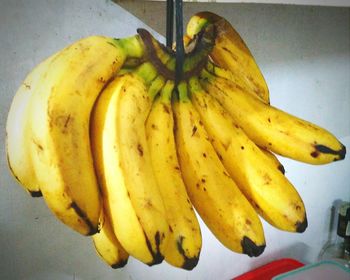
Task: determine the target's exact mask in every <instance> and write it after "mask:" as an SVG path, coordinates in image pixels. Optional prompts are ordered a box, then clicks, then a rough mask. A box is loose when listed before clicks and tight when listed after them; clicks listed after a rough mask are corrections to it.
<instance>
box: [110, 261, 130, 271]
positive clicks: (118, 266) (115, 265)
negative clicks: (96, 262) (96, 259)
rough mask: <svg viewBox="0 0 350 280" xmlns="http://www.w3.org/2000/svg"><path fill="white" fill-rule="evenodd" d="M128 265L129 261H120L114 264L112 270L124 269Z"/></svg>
mask: <svg viewBox="0 0 350 280" xmlns="http://www.w3.org/2000/svg"><path fill="white" fill-rule="evenodd" d="M127 263H128V259H125V260H120V261H119V262H117V263H115V264H112V265H111V268H113V269H117V268H122V267H124V266H125V265H126V264H127Z"/></svg>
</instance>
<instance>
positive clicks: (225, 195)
mask: <svg viewBox="0 0 350 280" xmlns="http://www.w3.org/2000/svg"><path fill="white" fill-rule="evenodd" d="M178 90H179V101H175V102H174V104H173V107H174V112H175V124H176V126H175V139H176V145H177V152H178V156H179V162H180V168H181V172H182V175H183V179H184V182H185V184H186V187H187V192H188V195H189V197H190V199H191V202H192V203H193V205H194V207H195V209H196V210H197V212H198V213H199V215H200V216H201V218H202V219H203V221H204V222H205V223H206V225H207V226H208V228H209V229H210V230H211V231H212V232H213V234H214V235H215V236H216V238H217V239H218V240H219V241H220V242H221V243H222V244H223V245H224V246H226V247H227V248H229V249H230V250H232V251H235V252H238V253H243V254H247V255H249V256H251V257H252V256H259V255H260V254H261V253H262V252H263V251H264V248H265V238H264V232H263V228H262V225H261V221H260V219H259V217H258V215H257V213H256V212H255V210H254V208H253V207H252V206H251V205H250V203H249V202H248V200H247V199H246V198H245V197H244V195H243V194H242V192H241V191H240V190H239V189H238V187H237V185H236V184H235V182H234V181H233V180H232V178H231V177H230V176H229V174H228V173H227V171H226V170H225V168H224V167H223V165H222V163H221V162H220V159H219V157H218V155H217V154H216V152H215V150H214V148H213V146H212V144H211V142H210V140H209V137H208V135H207V133H206V131H205V128H204V126H203V123H202V121H201V119H200V116H199V114H198V112H197V111H196V110H195V108H194V107H193V105H192V103H191V101H190V99H189V98H188V96H187V84H186V83H181V84H180V85H179V86H178Z"/></svg>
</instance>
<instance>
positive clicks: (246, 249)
mask: <svg viewBox="0 0 350 280" xmlns="http://www.w3.org/2000/svg"><path fill="white" fill-rule="evenodd" d="M241 245H242V248H243V254H246V255H248V256H249V257H258V256H260V255H261V254H262V253H263V252H264V250H265V247H266V245H265V244H263V245H256V244H255V243H254V242H253V241H252V240H251V239H250V238H249V237H247V236H244V238H243V240H242V242H241Z"/></svg>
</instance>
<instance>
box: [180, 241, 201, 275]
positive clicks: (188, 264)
mask: <svg viewBox="0 0 350 280" xmlns="http://www.w3.org/2000/svg"><path fill="white" fill-rule="evenodd" d="M184 239H185V237H184V236H179V238H178V240H177V242H176V245H177V250H178V252H179V253H180V254H181V255H182V256H183V258H184V262H183V264H182V266H181V267H182V268H183V269H186V270H192V269H193V268H194V267H195V266H196V265H197V263H198V261H199V255H198V256H194V257H192V258H189V257H188V256H187V254H186V252H185V250H184V248H183V241H184Z"/></svg>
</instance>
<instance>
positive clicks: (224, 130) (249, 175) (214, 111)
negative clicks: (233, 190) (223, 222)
mask: <svg viewBox="0 0 350 280" xmlns="http://www.w3.org/2000/svg"><path fill="white" fill-rule="evenodd" d="M190 91H191V98H192V100H193V103H194V105H195V107H196V109H197V111H198V112H199V114H200V116H201V120H202V121H203V124H204V127H205V129H206V130H207V131H208V135H209V137H210V140H211V142H212V144H213V146H214V148H215V150H216V152H217V153H218V155H219V157H220V159H221V160H222V163H223V164H224V166H225V168H226V170H227V172H228V173H229V174H230V176H231V177H232V178H233V180H234V181H235V182H236V183H237V185H238V187H239V188H240V189H241V191H242V192H243V193H244V195H245V196H246V198H247V199H248V200H249V201H250V202H251V203H252V205H253V206H254V207H255V209H256V210H257V212H258V213H259V214H260V215H261V216H262V217H263V218H264V219H265V220H266V221H268V222H269V223H271V224H272V225H273V226H275V227H277V228H279V229H282V230H286V231H292V232H303V231H305V229H306V227H307V219H306V214H305V207H304V204H303V201H302V200H301V198H300V196H299V194H298V192H297V191H296V190H295V188H294V187H293V185H292V184H291V183H290V182H289V181H288V180H287V178H286V177H285V176H284V175H283V174H282V173H281V172H280V171H279V170H278V169H276V165H275V163H274V162H273V161H271V159H270V158H269V157H267V156H266V155H265V154H264V153H263V152H262V151H261V149H260V148H259V147H258V146H256V145H255V144H254V142H252V141H251V140H250V139H249V138H248V137H247V135H246V134H245V133H244V131H243V130H242V129H241V128H240V127H239V126H238V125H237V124H235V123H234V122H233V121H232V119H231V117H230V115H229V114H228V112H227V111H226V110H225V109H224V108H223V107H222V106H221V105H220V104H219V103H218V101H217V100H215V98H214V97H212V96H210V95H208V94H207V93H206V92H204V91H203V90H202V88H201V86H200V84H199V81H198V79H197V78H192V79H191V80H190Z"/></svg>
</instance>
